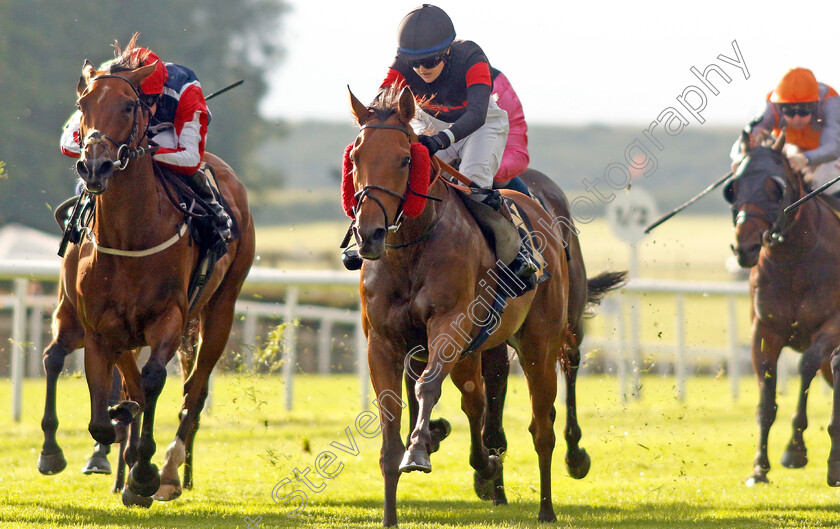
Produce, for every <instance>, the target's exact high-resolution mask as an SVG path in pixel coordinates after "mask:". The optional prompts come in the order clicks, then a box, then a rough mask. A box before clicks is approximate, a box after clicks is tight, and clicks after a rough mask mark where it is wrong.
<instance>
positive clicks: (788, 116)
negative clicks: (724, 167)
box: [732, 68, 840, 192]
mask: <svg viewBox="0 0 840 529" xmlns="http://www.w3.org/2000/svg"><path fill="white" fill-rule="evenodd" d="M756 121H757V123H756V124H755V125H753V127H752V131H751V138H750V142H751V143H753V144H754V142H755V141H756V138H759V137H761V136H762V135H766V134H768V133H773V134H774V135H777V136H778V135H779V134H780V133H781V131H782V129H785V152H786V154H787V156H788V161H789V162H790V165H791V168H792V169H793V170H794V171H802V170H804V169H806V168H808V169H809V171H808V172H809V173H811V174H810V177H809V180H810V184H811V185H812V186H813V187H818V186H819V185H822V184H823V183H825V182H827V181H828V180H830V179H831V178H832V177H833V176H836V174H837V173H838V170H837V169H836V168H835V166H834V162H835V161H836V160H837V159H838V157H840V97H838V94H837V92H836V91H835V90H834V89H833V88H832V87H830V86H828V85H827V84H824V83H820V82H817V79H816V77H814V74H813V72H811V70H808V69H806V68H791V69H790V70H788V71H787V73H785V75H784V76H783V77H782V79H781V80H780V81H779V84H778V85H777V86H776V89H775V90H773V91H772V92H770V93H769V94H768V95H767V104H766V106H765V109H764V113H763V114H762V115H761V116H760V117H757V118H756ZM751 146H752V145H751ZM741 156H742V153H741V152H740V146H739V144H738V143H736V146H735V147H733V151H732V159H733V160H736V161H737V160H739V159H740V158H741ZM838 190H840V186H832V188H830V191H831V192H836V191H838Z"/></svg>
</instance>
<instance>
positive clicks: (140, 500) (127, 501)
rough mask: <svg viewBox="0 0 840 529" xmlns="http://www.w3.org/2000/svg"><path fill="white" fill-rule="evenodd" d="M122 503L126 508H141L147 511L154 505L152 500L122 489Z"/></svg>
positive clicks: (125, 488)
mask: <svg viewBox="0 0 840 529" xmlns="http://www.w3.org/2000/svg"><path fill="white" fill-rule="evenodd" d="M122 502H123V505H125V506H126V507H143V508H144V509H148V508H149V507H151V506H152V503H154V500H153V499H152V498H149V497H146V496H140V495H138V494H135V493H133V492H131V489H129V488H128V487H124V488H123V490H122Z"/></svg>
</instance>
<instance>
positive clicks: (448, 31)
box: [380, 4, 536, 289]
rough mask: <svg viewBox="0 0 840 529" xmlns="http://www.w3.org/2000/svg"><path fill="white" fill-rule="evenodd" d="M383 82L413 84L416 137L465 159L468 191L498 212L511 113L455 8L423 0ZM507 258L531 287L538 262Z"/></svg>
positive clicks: (449, 156)
mask: <svg viewBox="0 0 840 529" xmlns="http://www.w3.org/2000/svg"><path fill="white" fill-rule="evenodd" d="M380 86H381V87H382V88H387V87H391V86H396V87H401V86H408V87H409V88H411V91H412V92H413V93H414V95H415V96H417V97H418V98H419V100H420V104H419V108H418V109H417V113H416V115H415V119H414V120H413V121H412V127H413V128H414V130H415V132H417V134H418V135H419V137H418V141H419V142H420V143H422V144H423V145H424V146H425V147H426V148H427V149H428V150H429V154H430V155H431V156H434V155H436V154H437V156H438V157H440V158H441V159H442V160H444V161H446V162H454V161H455V160H460V166H459V169H460V171H461V172H462V173H463V174H464V175H466V176H467V177H468V178H470V179H471V180H472V181H473V183H474V184H475V187H474V189H473V193H472V194H470V195H468V196H469V197H470V198H471V199H472V200H474V201H476V202H480V203H481V204H483V205H484V206H489V208H492V210H495V214H497V215H498V214H500V208H501V199H500V198H499V195H498V192H497V191H494V190H493V189H492V187H493V179H494V176H496V174H497V172H498V171H499V166H500V164H501V162H502V155H503V153H504V150H505V143H506V141H507V137H508V129H509V125H508V115H507V112H505V111H504V110H502V109H501V108H500V107H499V105H498V104H497V103H496V100H495V98H493V97H491V94H492V91H493V79H492V77H491V73H490V63H489V62H488V60H487V57H486V56H485V55H484V51H483V50H482V49H481V48H480V47H479V46H478V44H476V43H475V42H472V41H469V40H460V39H456V38H455V26H454V25H453V24H452V20H451V19H450V18H449V15H447V14H446V12H445V11H444V10H443V9H441V8H439V7H437V6H433V5H431V4H423V5H421V6H420V7H417V8H415V9H413V10H411V11H410V12H409V13H408V14H407V15H406V16H405V17H404V18H403V19H402V21H401V22H400V25H399V29H398V31H397V56H396V58H395V59H394V62H393V63H392V64H391V67H390V68H389V70H388V73H387V75H386V76H385V80H384V81H383V82H382V84H381V85H380ZM489 214H492V213H489ZM476 220H477V221H479V222H481V219H480V218H479V217H476ZM503 264H504V265H505V266H507V267H508V268H509V269H510V271H511V272H513V274H514V275H515V276H517V277H518V278H519V279H521V280H522V281H523V283H525V284H526V285H528V286H529V287H530V288H532V287H533V283H534V274H535V272H536V266H535V265H534V264H533V262H532V261H531V258H530V256H529V252H528V251H527V249H524V248H523V249H522V250H521V251H520V252H519V253H518V254H517V256H516V258H515V259H513V261H512V262H510V263H503ZM530 288H529V289H530Z"/></svg>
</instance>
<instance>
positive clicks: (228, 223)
mask: <svg viewBox="0 0 840 529" xmlns="http://www.w3.org/2000/svg"><path fill="white" fill-rule="evenodd" d="M192 188H193V190H195V192H196V194H198V196H199V197H200V198H201V199H202V200H204V201H205V202H206V203H207V205H208V206H209V207H210V209H211V210H212V213H213V216H214V217H215V218H214V219H213V225H214V226H215V227H216V229H217V230H219V236H220V237H221V238H222V239H224V241H225V242H228V241H230V238H231V232H230V230H231V228H232V227H233V221H232V220H230V215H228V213H227V211H225V208H223V207H222V205H221V204H219V201H218V200H216V195H214V194H213V190H212V189H210V184H209V183H208V182H207V175H205V174H204V171H203V170H202V169H199V170H198V171H196V172H195V174H194V175H193V176H192Z"/></svg>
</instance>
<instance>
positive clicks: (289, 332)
mask: <svg viewBox="0 0 840 529" xmlns="http://www.w3.org/2000/svg"><path fill="white" fill-rule="evenodd" d="M299 297H300V289H299V288H298V287H296V286H289V290H288V291H287V292H286V314H285V316H284V318H285V323H286V326H285V327H284V328H283V383H284V385H285V386H286V410H287V411H291V410H292V404H293V401H294V387H292V383H293V378H294V374H295V363H296V362H297V329H296V328H295V320H296V319H297V308H298V307H297V305H298V298H299Z"/></svg>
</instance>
